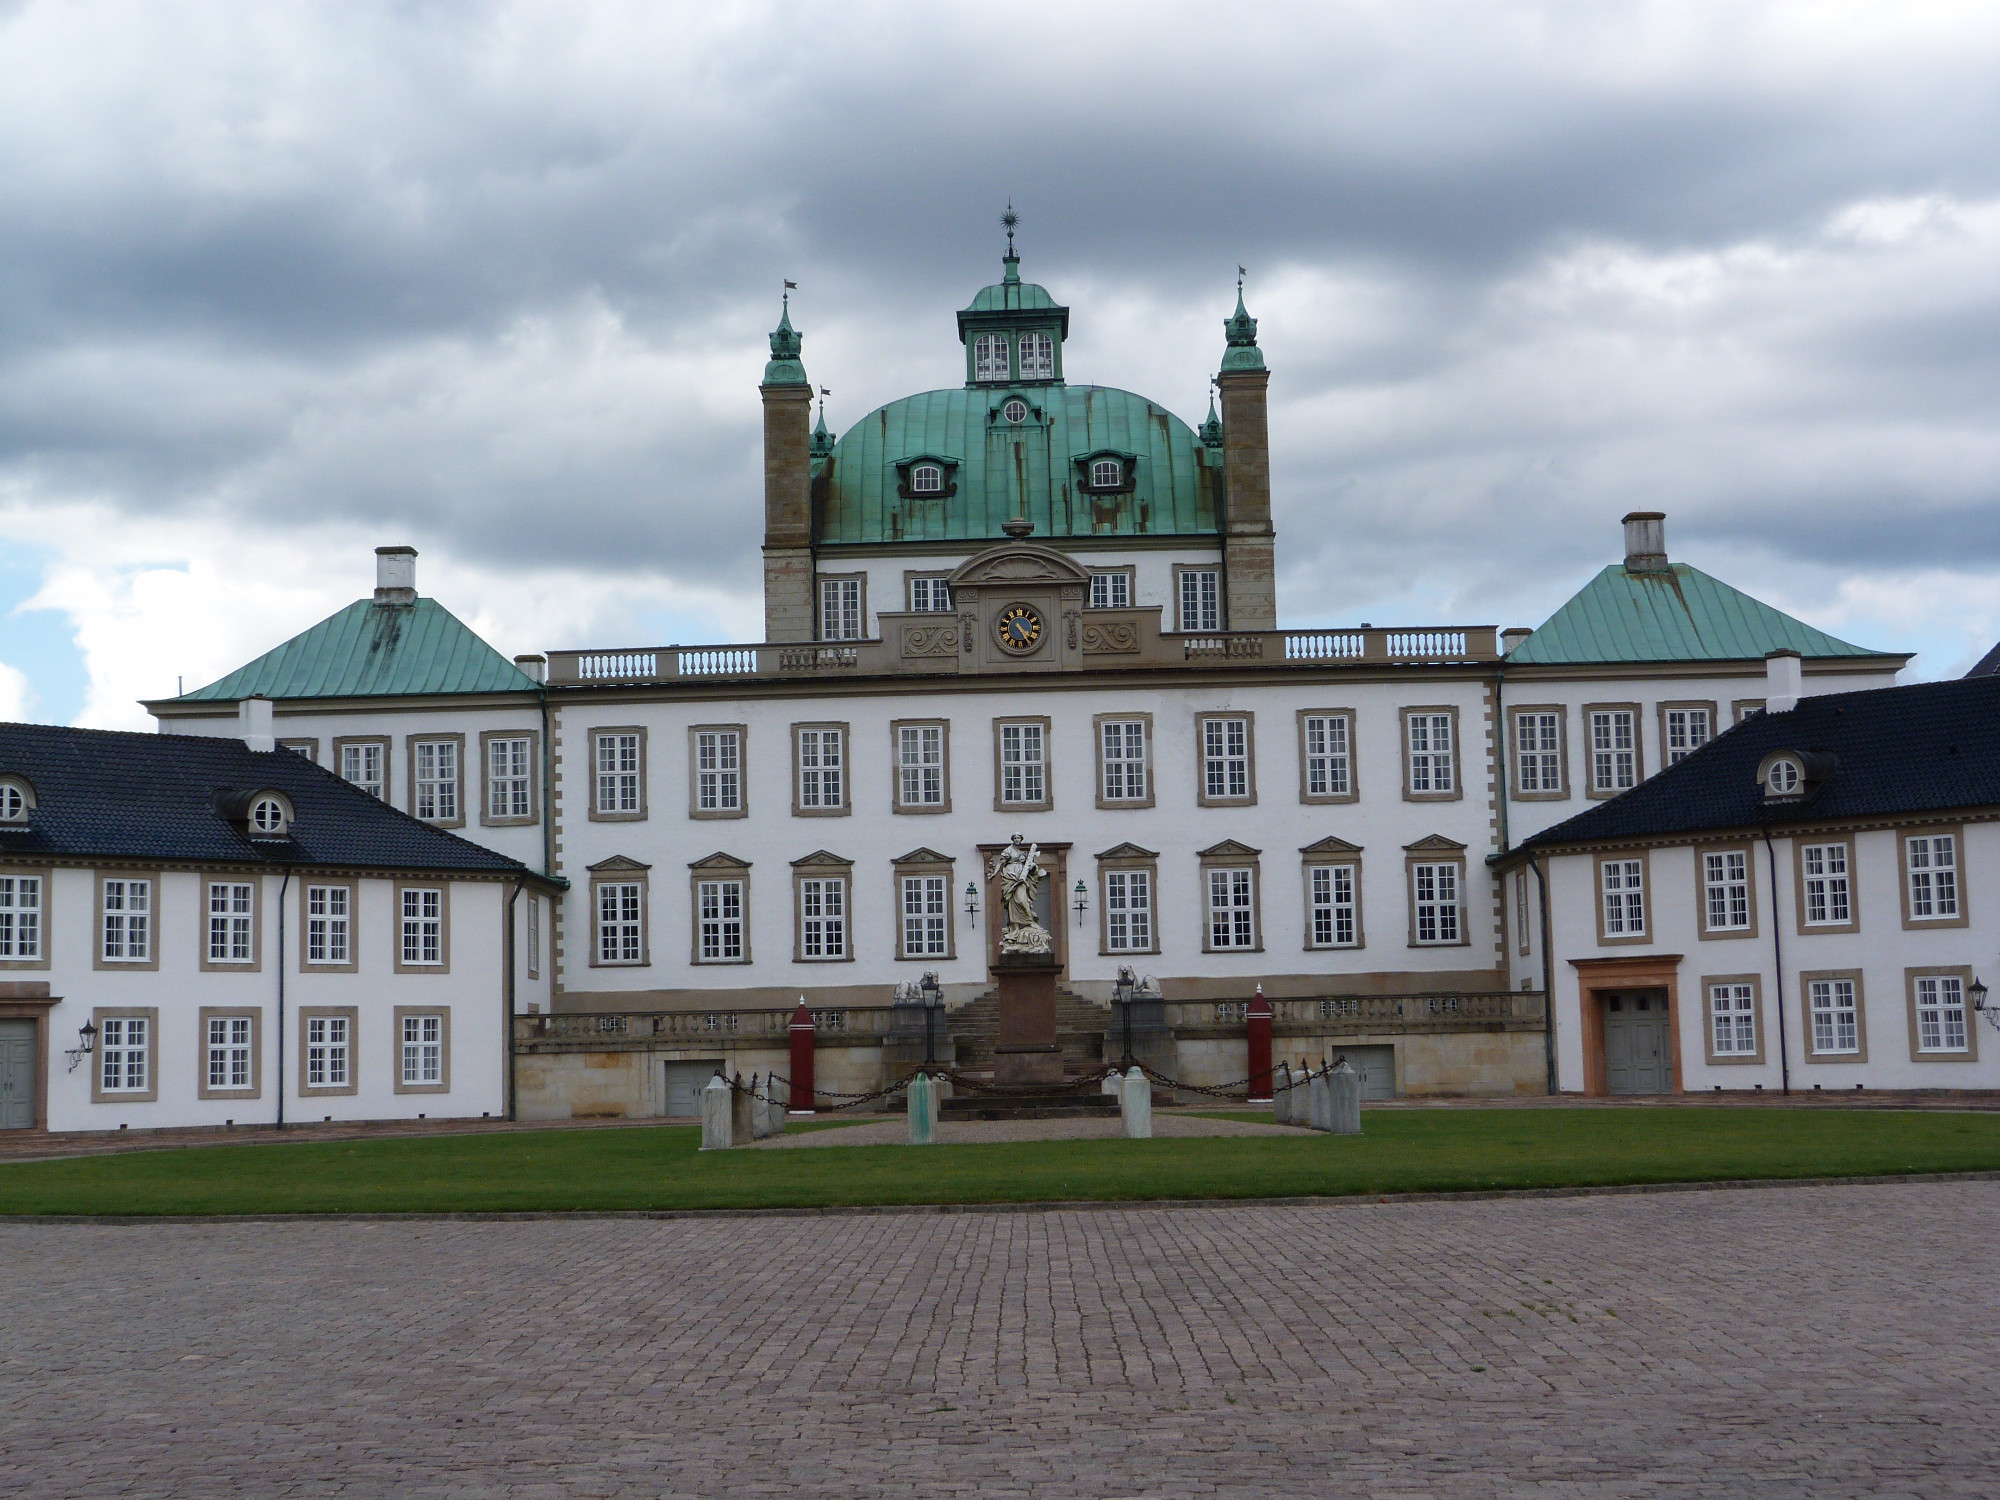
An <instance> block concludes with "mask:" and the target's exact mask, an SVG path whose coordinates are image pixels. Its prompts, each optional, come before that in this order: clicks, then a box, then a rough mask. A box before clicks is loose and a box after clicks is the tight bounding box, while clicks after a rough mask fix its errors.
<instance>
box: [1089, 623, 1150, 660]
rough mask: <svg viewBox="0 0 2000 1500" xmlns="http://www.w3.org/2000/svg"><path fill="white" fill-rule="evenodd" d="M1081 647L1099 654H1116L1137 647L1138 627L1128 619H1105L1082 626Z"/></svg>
mask: <svg viewBox="0 0 2000 1500" xmlns="http://www.w3.org/2000/svg"><path fill="white" fill-rule="evenodd" d="M1083 649H1084V650H1085V651H1089V652H1094V653H1097V654H1099V655H1107V656H1108V655H1117V654H1119V653H1122V652H1127V651H1137V650H1138V649H1139V628H1138V627H1137V626H1136V625H1134V624H1133V623H1132V622H1131V621H1130V620H1107V621H1105V622H1103V623H1101V624H1095V623H1094V624H1090V625H1086V626H1084V627H1083Z"/></svg>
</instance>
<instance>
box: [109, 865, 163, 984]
mask: <svg viewBox="0 0 2000 1500" xmlns="http://www.w3.org/2000/svg"><path fill="white" fill-rule="evenodd" d="M99 900H100V912H99V916H98V932H97V944H98V948H97V951H98V954H99V956H100V958H101V960H102V961H103V962H104V963H107V964H150V963H151V962H152V961H153V882H152V879H151V878H150V877H147V876H140V877H138V878H136V879H134V878H132V877H128V876H110V877H106V878H105V880H104V881H103V882H102V891H101V894H100V898H99Z"/></svg>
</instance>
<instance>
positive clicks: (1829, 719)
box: [1521, 677, 2000, 849]
mask: <svg viewBox="0 0 2000 1500" xmlns="http://www.w3.org/2000/svg"><path fill="white" fill-rule="evenodd" d="M1773 750H1795V751H1813V752H1818V753H1821V754H1827V755H1831V756H1832V757H1833V758H1834V763H1835V764H1834V770H1833V773H1832V774H1831V775H1830V776H1828V777H1827V779H1826V781H1825V782H1824V783H1823V784H1822V785H1821V786H1820V788H1819V790H1818V791H1817V792H1816V793H1814V794H1813V795H1812V796H1810V797H1807V798H1805V799H1804V800H1802V801H1799V802H1793V803H1783V804H1777V805H1771V804H1767V803H1766V802H1765V799H1764V793H1763V788H1762V787H1760V786H1759V785H1758V784H1757V767H1758V765H1759V764H1760V763H1761V762H1762V761H1763V759H1764V757H1765V756H1766V755H1768V754H1770V753H1771V752H1772V751H1773ZM1994 806H2000V677H1961V678H1956V679H1953V680H1951V681H1947V682H1922V683H1917V684H1915V685H1914V686H1911V687H1892V688H1876V689H1874V690H1873V691H1870V692H1862V693H1827V694H1823V695H1815V696H1813V697H1810V698H1803V699H1801V700H1800V701H1799V706H1798V707H1797V708H1795V709H1793V710H1791V712H1789V713H1782V714H1755V715H1752V716H1751V717H1750V718H1748V719H1745V720H1744V721H1743V722H1742V723H1741V724H1738V725H1737V726H1736V727H1735V728H1733V729H1731V730H1729V731H1728V732H1727V733H1726V734H1723V735H1720V736H1718V737H1717V738H1715V739H1713V740H1711V741H1709V742H1708V744H1706V745H1704V746H1702V747H1701V749H1699V750H1697V751H1695V752H1694V754H1692V755H1690V756H1688V757H1687V758H1686V759H1685V760H1683V761H1681V762H1680V763H1679V764H1678V765H1673V766H1669V767H1668V768H1667V769H1666V770H1664V771H1662V772H1660V773H1659V775H1657V776H1655V777H1653V778H1652V779H1651V780H1650V781H1643V782H1641V783H1640V784H1639V785H1638V786H1636V787H1634V788H1632V790H1631V791H1629V792H1625V793H1623V794H1621V795H1620V796H1617V797H1614V798H1612V799H1611V801H1609V802H1605V803H1602V804H1600V805H1599V806H1597V807H1593V808H1591V809H1590V810H1589V811H1588V812H1583V813H1579V814H1578V815H1577V816H1576V817H1574V818H1571V819H1569V820H1568V821H1567V822H1563V823H1558V824H1556V825H1555V827H1553V828H1549V829H1546V830H1544V831H1543V832H1541V833H1538V834H1536V835H1535V836H1534V837H1533V838H1531V839H1528V840H1527V841H1526V842H1525V843H1523V844H1522V845H1521V847H1522V848H1524V849H1533V848H1538V847H1545V846H1548V845H1552V844H1572V843H1594V842H1597V841H1599V840H1602V839H1622V838H1642V837H1646V836H1649V835H1658V834H1675V833H1696V832H1701V831H1703V830H1707V829H1731V828H1753V827H1757V826H1760V825H1762V824H1766V823H1769V824H1771V825H1773V826H1781V825H1784V824H1791V823H1821V822H1826V821H1829V820H1833V819H1839V818H1868V817H1883V816H1889V815H1895V814H1910V813H1939V814H1943V813H1949V812H1955V811H1960V810H1964V809H1971V808H1977V807H1994Z"/></svg>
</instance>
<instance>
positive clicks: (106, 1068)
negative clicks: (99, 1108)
mask: <svg viewBox="0 0 2000 1500" xmlns="http://www.w3.org/2000/svg"><path fill="white" fill-rule="evenodd" d="M152 1026H153V1023H152V1018H151V1017H149V1016H106V1017H105V1018H104V1021H103V1023H102V1024H101V1025H100V1026H99V1027H98V1031H97V1055H98V1059H99V1061H98V1069H99V1072H98V1086H99V1088H100V1090H101V1091H102V1092H104V1093H107V1094H143V1093H145V1092H146V1091H147V1090H148V1089H149V1088H151V1087H152V1083H151V1081H150V1075H151V1057H150V1054H151V1046H150V1043H151V1040H152Z"/></svg>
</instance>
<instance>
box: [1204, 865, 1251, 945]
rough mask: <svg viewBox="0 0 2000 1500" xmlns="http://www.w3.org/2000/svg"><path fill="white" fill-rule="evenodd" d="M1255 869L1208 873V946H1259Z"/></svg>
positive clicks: (1232, 869) (1235, 869)
mask: <svg viewBox="0 0 2000 1500" xmlns="http://www.w3.org/2000/svg"><path fill="white" fill-rule="evenodd" d="M1256 884H1257V880H1256V872H1255V871H1253V870H1250V869H1247V868H1241V867H1238V868H1231V869H1227V870H1210V871H1209V872H1208V946H1209V947H1211V948H1254V947H1256V946H1257V905H1256V900H1257V893H1256Z"/></svg>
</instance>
